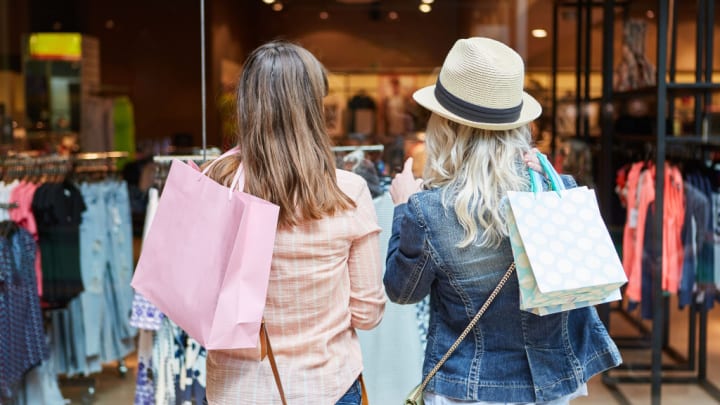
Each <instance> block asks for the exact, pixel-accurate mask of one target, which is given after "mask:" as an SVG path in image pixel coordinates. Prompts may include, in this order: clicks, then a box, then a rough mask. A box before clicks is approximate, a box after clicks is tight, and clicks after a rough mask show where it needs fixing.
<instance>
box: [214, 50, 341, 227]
mask: <svg viewBox="0 0 720 405" xmlns="http://www.w3.org/2000/svg"><path fill="white" fill-rule="evenodd" d="M327 90H328V82H327V76H326V74H325V69H324V67H323V66H322V64H320V62H319V61H318V60H317V59H316V58H315V57H314V56H313V55H312V54H311V53H310V52H308V51H307V50H306V49H304V48H302V47H300V46H298V45H295V44H292V43H289V42H286V41H273V42H269V43H266V44H265V45H262V46H260V47H259V48H257V49H255V50H254V51H253V52H252V53H251V54H250V56H249V57H248V59H247V60H246V61H245V65H244V67H243V72H242V75H241V76H240V81H239V83H238V89H237V114H238V116H237V119H238V146H239V147H240V153H239V159H238V158H227V159H223V160H222V161H220V162H217V164H215V165H213V167H212V168H211V170H210V173H209V176H210V177H211V178H213V179H215V180H216V181H218V182H219V183H221V184H224V185H226V186H228V185H230V183H231V182H232V178H233V175H234V173H235V171H236V170H237V168H238V164H239V163H240V161H242V162H243V170H244V171H245V186H244V191H245V192H248V193H250V194H253V195H255V196H257V197H260V198H262V199H265V200H267V201H270V202H273V203H275V204H277V205H279V206H280V218H279V221H278V225H279V227H285V226H294V225H297V224H299V223H301V222H303V221H305V220H309V219H320V218H323V217H325V216H331V215H334V214H335V213H337V212H339V211H342V210H346V209H350V208H352V207H355V203H354V202H353V200H352V199H350V197H348V196H347V195H345V193H343V192H342V190H340V187H338V185H337V179H336V174H335V158H334V154H333V152H332V149H331V146H330V138H329V137H328V134H327V132H326V129H325V119H324V111H323V97H324V96H325V95H326V94H327Z"/></svg>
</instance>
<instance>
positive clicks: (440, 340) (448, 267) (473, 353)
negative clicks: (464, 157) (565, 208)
mask: <svg viewBox="0 0 720 405" xmlns="http://www.w3.org/2000/svg"><path fill="white" fill-rule="evenodd" d="M563 177H564V178H563V181H564V182H565V183H566V185H567V186H574V185H575V184H574V181H573V180H572V178H570V177H566V176H563ZM441 194H442V189H432V190H426V191H421V192H419V193H416V194H414V195H412V196H411V197H410V199H409V200H408V202H407V203H406V204H401V205H398V206H397V207H395V212H394V218H393V227H392V236H391V237H390V242H389V247H388V256H387V263H386V265H387V267H386V270H385V276H384V283H385V288H386V291H387V294H388V296H389V297H390V299H391V300H392V301H393V302H397V303H401V304H410V303H415V302H418V301H420V300H422V299H423V298H424V297H425V296H426V295H427V294H430V325H429V332H428V340H427V347H426V350H425V362H424V365H423V378H424V377H425V376H426V375H427V374H428V372H429V371H430V370H431V369H432V368H433V367H434V365H435V364H436V363H437V362H438V360H440V358H441V357H442V356H443V355H444V354H445V353H446V352H447V350H448V348H449V347H450V346H451V345H452V343H453V342H454V341H455V340H456V339H457V338H458V336H459V335H460V333H462V331H463V330H464V329H465V327H466V326H467V325H468V324H469V323H470V320H471V319H472V318H473V317H474V316H475V314H476V313H477V311H478V309H479V308H480V306H481V305H482V304H483V303H484V302H485V300H486V299H487V297H488V296H489V295H490V293H491V292H492V291H493V290H494V289H495V287H496V286H497V284H498V282H499V281H500V278H501V277H502V276H503V275H504V274H505V272H506V270H507V268H508V266H509V265H510V264H511V263H512V262H513V254H512V249H511V247H510V242H509V240H507V239H506V240H505V241H503V242H502V244H501V245H500V247H498V248H485V247H480V246H479V245H473V244H471V245H470V246H467V247H465V248H458V247H457V246H456V244H457V243H458V242H459V241H460V240H461V239H462V238H463V236H464V231H463V228H462V226H461V225H460V223H459V222H458V219H457V217H456V215H455V211H454V209H453V208H452V207H449V208H448V209H447V210H446V209H444V208H443V205H442V201H441V198H442V196H441ZM519 308H520V303H519V291H518V281H517V277H516V276H515V275H513V276H511V277H510V279H509V280H508V282H507V283H506V284H505V286H504V287H503V289H502V290H501V291H500V293H499V294H498V295H497V297H496V298H495V301H493V303H492V305H491V306H490V307H489V308H488V310H487V312H485V314H484V315H483V316H482V317H481V318H480V321H479V322H478V324H477V325H476V326H475V327H474V328H473V330H472V332H471V333H469V334H468V335H467V337H466V338H465V339H464V340H463V341H462V343H461V344H460V346H459V347H458V348H457V350H456V351H455V352H454V353H453V354H452V356H450V358H449V359H448V361H447V362H446V363H445V364H444V365H443V366H442V367H441V368H440V370H439V371H438V373H437V374H436V375H435V376H434V377H433V379H432V380H431V381H430V383H429V384H428V386H427V387H426V391H429V392H434V393H436V394H439V395H443V396H446V397H451V398H457V399H461V400H470V401H489V402H520V403H526V402H546V401H550V400H553V399H556V398H559V397H562V396H564V395H568V394H571V393H573V392H575V390H577V389H578V387H579V386H580V385H582V384H583V383H585V382H587V381H588V380H589V379H590V377H592V376H593V375H595V374H598V373H600V372H602V371H604V370H607V369H609V368H611V367H615V366H617V365H619V364H620V363H621V361H622V360H621V357H620V353H619V351H618V349H617V347H616V346H615V344H614V342H613V341H612V339H611V338H610V336H609V335H608V332H607V330H606V329H605V326H604V325H603V323H602V322H601V321H600V319H599V317H598V315H597V312H596V310H595V308H593V307H590V308H581V309H575V310H571V311H566V312H561V313H558V314H553V315H546V316H543V317H540V316H537V315H534V314H532V313H529V312H526V311H522V310H520V309H519Z"/></svg>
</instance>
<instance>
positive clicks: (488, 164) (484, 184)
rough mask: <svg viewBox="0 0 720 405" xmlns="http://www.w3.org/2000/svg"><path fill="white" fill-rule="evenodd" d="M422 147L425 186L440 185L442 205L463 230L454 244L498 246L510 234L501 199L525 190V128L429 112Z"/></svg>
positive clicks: (527, 133) (527, 146) (527, 144)
mask: <svg viewBox="0 0 720 405" xmlns="http://www.w3.org/2000/svg"><path fill="white" fill-rule="evenodd" d="M425 144H426V149H427V154H428V159H427V162H428V163H427V164H426V166H425V173H424V178H425V186H426V187H429V188H438V187H444V190H443V205H444V206H445V208H446V209H447V208H448V207H449V206H450V205H452V206H453V208H454V210H455V213H456V214H457V217H458V220H459V221H460V224H461V225H462V227H463V229H464V230H465V238H464V239H463V240H462V241H460V242H459V243H458V246H459V247H465V246H468V245H470V244H471V243H475V242H479V243H480V245H481V246H487V247H497V246H498V245H499V244H500V243H501V242H502V240H503V239H504V238H505V237H507V236H508V229H507V225H506V221H505V209H504V208H505V207H503V206H502V203H503V197H504V196H505V195H506V194H507V191H509V190H526V189H527V188H528V187H529V176H528V174H527V170H526V169H524V168H523V165H522V155H523V154H524V153H525V152H527V151H528V150H530V129H529V128H528V126H523V127H520V128H516V129H511V130H503V131H493V130H486V129H479V128H472V127H468V126H466V125H461V124H458V123H455V122H453V121H450V120H448V119H446V118H443V117H441V116H439V115H437V114H433V115H432V116H431V117H430V120H429V121H428V127H427V136H426V140H425ZM479 228H482V232H481V233H479Z"/></svg>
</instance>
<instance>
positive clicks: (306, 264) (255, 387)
mask: <svg viewBox="0 0 720 405" xmlns="http://www.w3.org/2000/svg"><path fill="white" fill-rule="evenodd" d="M327 91H328V84H327V77H326V74H325V70H324V68H323V66H322V65H321V64H320V62H318V60H317V59H316V58H315V57H314V56H313V55H312V54H311V53H310V52H308V51H307V50H305V49H304V48H302V47H300V46H298V45H295V44H292V43H288V42H283V41H275V42H270V43H267V44H265V45H262V46H260V47H259V48H258V49H256V50H255V51H253V52H252V54H250V56H249V57H248V59H247V60H246V62H245V65H244V68H243V72H242V75H241V77H240V80H239V83H238V90H237V114H238V128H239V130H238V140H237V145H238V147H239V150H240V151H239V154H238V155H237V156H236V157H232V158H227V159H223V160H222V161H220V162H218V163H217V164H216V165H214V166H213V168H212V170H211V173H210V176H211V177H212V178H214V179H216V180H217V181H219V182H220V183H223V184H226V185H229V184H230V183H231V181H232V177H233V174H234V172H235V171H236V169H237V167H238V165H239V164H242V166H243V170H244V181H245V182H244V191H245V192H248V193H250V194H253V195H255V196H258V197H260V198H263V199H265V200H267V201H271V202H273V203H275V204H277V205H279V206H280V219H279V224H278V231H277V239H276V242H275V248H274V252H273V260H272V267H271V270H270V282H269V286H268V293H267V300H266V307H265V313H264V317H265V323H266V326H267V331H268V335H269V338H270V342H271V345H272V349H273V352H274V355H275V358H276V361H277V365H278V369H279V374H280V381H281V383H282V385H283V388H284V392H285V396H286V398H287V403H288V404H336V403H337V404H359V403H360V400H361V389H360V385H359V382H358V377H359V375H360V373H361V371H362V369H363V368H362V357H361V353H360V346H359V343H358V339H357V336H356V334H355V329H356V328H358V329H371V328H373V327H375V326H376V325H377V324H378V323H379V322H380V319H381V318H382V314H383V310H384V305H385V295H384V292H383V287H382V279H381V278H382V276H381V258H380V257H379V245H378V234H379V232H380V228H379V227H378V225H377V218H376V215H375V211H374V207H373V203H372V200H371V198H370V192H369V191H368V187H367V184H366V182H365V180H364V179H363V178H362V177H360V176H358V175H355V174H353V173H350V172H347V171H343V170H337V169H336V167H335V159H334V155H333V152H332V150H331V147H330V139H329V137H328V135H327V133H326V130H325V121H324V117H323V104H322V101H323V97H324V96H325V95H326V94H327ZM207 399H208V402H209V403H210V404H233V405H235V404H276V403H280V396H279V393H278V389H277V388H276V385H275V380H274V378H273V374H272V371H271V368H270V365H269V363H268V361H267V360H261V358H260V353H259V349H258V350H221V351H210V352H209V353H208V361H207Z"/></svg>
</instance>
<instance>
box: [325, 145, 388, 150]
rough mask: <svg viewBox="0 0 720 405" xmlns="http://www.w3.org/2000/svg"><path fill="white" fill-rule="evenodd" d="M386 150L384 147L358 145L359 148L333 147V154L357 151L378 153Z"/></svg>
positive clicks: (350, 146)
mask: <svg viewBox="0 0 720 405" xmlns="http://www.w3.org/2000/svg"><path fill="white" fill-rule="evenodd" d="M384 149H385V146H383V145H357V146H352V145H348V146H333V147H332V150H333V152H354V151H356V150H362V151H378V152H382V151H383V150H384Z"/></svg>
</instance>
